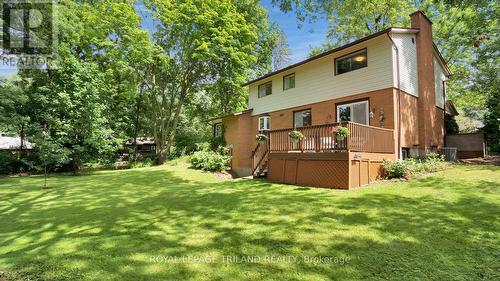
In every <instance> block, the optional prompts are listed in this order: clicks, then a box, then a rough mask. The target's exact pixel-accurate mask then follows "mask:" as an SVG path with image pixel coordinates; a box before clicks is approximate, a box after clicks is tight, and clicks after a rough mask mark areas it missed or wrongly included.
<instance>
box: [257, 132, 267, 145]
mask: <svg viewBox="0 0 500 281" xmlns="http://www.w3.org/2000/svg"><path fill="white" fill-rule="evenodd" d="M255 140H257V142H258V143H266V142H267V141H268V140H269V137H268V136H266V135H264V134H258V135H256V136H255Z"/></svg>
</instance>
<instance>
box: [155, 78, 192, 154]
mask: <svg viewBox="0 0 500 281" xmlns="http://www.w3.org/2000/svg"><path fill="white" fill-rule="evenodd" d="M186 96H187V90H186V88H183V89H182V90H181V96H180V97H179V102H178V103H177V107H176V109H175V113H174V117H173V119H172V122H171V124H170V126H169V128H168V131H167V138H166V139H167V143H166V146H165V151H164V153H166V154H168V153H170V147H172V142H173V141H174V137H175V132H176V131H177V123H178V122H179V116H180V114H181V111H182V106H183V105H184V101H185V100H186ZM158 161H159V164H163V162H164V161H165V160H163V162H160V160H158Z"/></svg>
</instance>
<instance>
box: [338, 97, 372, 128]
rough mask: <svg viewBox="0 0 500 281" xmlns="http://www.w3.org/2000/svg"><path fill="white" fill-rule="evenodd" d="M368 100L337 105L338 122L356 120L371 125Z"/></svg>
mask: <svg viewBox="0 0 500 281" xmlns="http://www.w3.org/2000/svg"><path fill="white" fill-rule="evenodd" d="M368 111H369V106H368V101H360V102H353V103H348V104H342V105H337V122H347V121H351V122H356V123H360V124H366V125H369V112H368Z"/></svg>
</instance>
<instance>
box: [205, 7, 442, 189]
mask: <svg viewBox="0 0 500 281" xmlns="http://www.w3.org/2000/svg"><path fill="white" fill-rule="evenodd" d="M410 17H411V27H410V28H388V29H385V30H383V31H380V32H377V33H375V34H372V35H370V36H367V37H364V38H361V39H359V40H357V41H355V42H352V43H350V44H347V45H344V46H341V47H338V48H336V49H333V50H330V51H327V52H325V53H322V54H319V55H316V56H314V57H311V58H309V59H307V60H304V61H301V62H299V63H296V64H293V65H291V66H289V67H286V68H284V69H281V70H278V71H275V72H272V73H269V74H267V75H264V76H262V77H259V78H257V79H255V80H252V81H249V82H247V83H246V84H244V85H243V86H245V87H247V88H248V91H249V101H248V108H249V109H248V110H245V111H243V112H238V113H234V114H231V115H227V116H222V117H219V118H215V119H213V120H212V122H213V128H214V135H215V136H220V135H221V134H224V138H225V140H226V143H227V144H228V145H231V146H232V157H233V159H232V163H231V168H232V170H233V171H234V172H235V173H236V174H238V175H240V176H247V175H254V176H260V175H266V176H267V179H268V180H269V181H272V182H280V183H290V184H297V185H308V186H321V187H330V188H345V189H348V188H353V187H358V186H361V185H366V184H369V183H370V182H371V181H373V180H375V179H376V178H378V177H380V176H381V165H382V161H383V160H384V159H387V160H395V159H398V158H405V157H407V156H409V155H421V154H425V153H428V152H429V151H432V150H435V149H437V148H439V147H442V146H443V145H444V137H445V127H444V117H445V114H446V113H445V99H446V80H447V78H448V76H450V75H451V72H450V70H449V68H448V67H447V65H446V63H445V61H444V59H443V58H442V56H441V55H440V53H439V51H438V49H437V47H436V45H435V44H434V43H433V41H432V22H431V21H430V20H429V19H428V18H427V17H426V16H425V14H424V13H423V12H420V11H418V12H415V13H413V14H411V15H410ZM338 126H343V127H347V128H348V129H349V132H350V135H349V136H348V137H347V138H345V139H343V140H341V139H340V138H339V139H337V137H336V134H335V133H334V130H335V128H337V127H338ZM223 128H224V130H223ZM294 129H296V130H298V131H300V132H302V134H303V135H304V138H303V139H302V140H300V141H299V142H298V143H294V142H292V141H291V139H290V138H289V133H290V132H291V131H293V130H294ZM258 133H264V134H266V135H267V136H268V138H269V139H268V141H267V142H263V143H258V142H257V141H256V138H255V136H256V134H258Z"/></svg>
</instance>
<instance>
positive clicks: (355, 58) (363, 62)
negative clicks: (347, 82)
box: [335, 49, 368, 75]
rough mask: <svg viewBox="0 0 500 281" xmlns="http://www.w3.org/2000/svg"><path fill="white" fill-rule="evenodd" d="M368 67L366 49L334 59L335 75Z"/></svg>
mask: <svg viewBox="0 0 500 281" xmlns="http://www.w3.org/2000/svg"><path fill="white" fill-rule="evenodd" d="M367 66H368V56H367V52H366V49H364V50H361V51H357V52H355V53H352V54H349V55H346V56H343V57H340V58H337V59H335V75H339V74H342V73H346V72H349V71H353V70H356V69H360V68H363V67H367Z"/></svg>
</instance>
